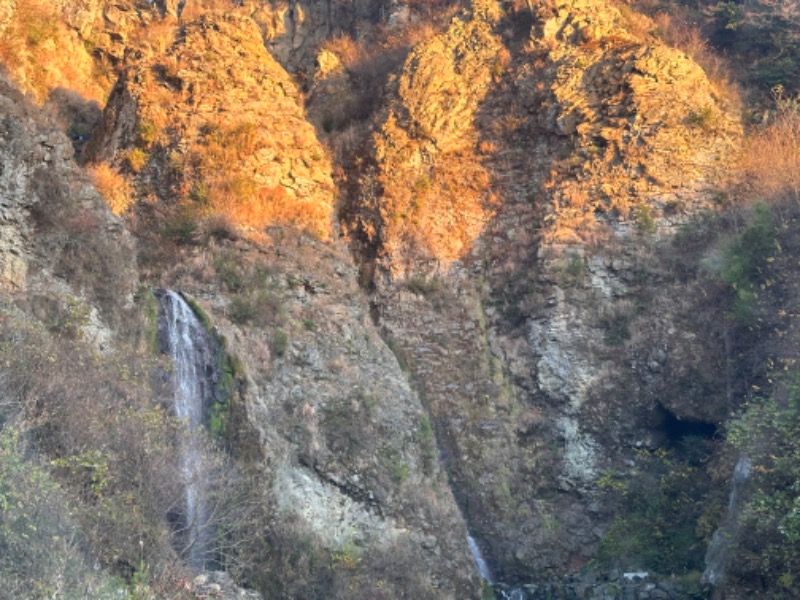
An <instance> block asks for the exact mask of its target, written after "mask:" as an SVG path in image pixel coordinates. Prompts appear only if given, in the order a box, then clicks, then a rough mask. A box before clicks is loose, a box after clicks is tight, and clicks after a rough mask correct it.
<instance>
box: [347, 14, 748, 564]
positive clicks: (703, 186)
mask: <svg viewBox="0 0 800 600" xmlns="http://www.w3.org/2000/svg"><path fill="white" fill-rule="evenodd" d="M494 8H496V7H494V6H493V5H492V4H491V3H483V2H480V3H478V2H476V3H473V4H472V10H471V11H470V12H468V13H465V15H464V16H462V17H461V18H460V19H457V20H455V21H454V22H453V25H452V26H451V27H450V29H449V30H448V31H447V32H446V33H444V34H441V35H439V36H436V37H434V38H433V39H432V40H430V41H429V42H426V43H424V44H421V45H420V46H418V47H417V48H416V49H415V50H414V52H412V53H411V55H410V56H409V58H408V60H407V62H406V65H405V67H404V70H403V72H402V73H401V75H400V76H399V77H398V79H397V83H396V87H394V88H392V89H391V91H390V94H391V102H390V105H389V106H390V108H389V110H388V112H387V114H386V115H385V116H384V117H382V120H381V123H380V128H379V133H378V134H377V135H376V136H375V142H374V146H373V147H374V159H375V165H376V167H375V171H374V172H375V175H374V177H373V178H370V176H369V175H367V176H366V177H365V179H364V181H367V182H369V183H368V185H370V186H372V187H371V189H373V190H375V189H376V190H378V191H377V193H374V194H370V193H362V195H361V196H360V199H359V203H360V204H359V206H360V207H361V209H360V211H354V212H357V213H358V214H359V216H360V217H361V218H362V219H364V221H362V222H361V225H360V228H359V229H358V230H357V231H356V232H355V233H356V235H355V237H356V240H359V242H360V243H362V244H364V245H363V246H362V247H365V248H368V251H367V252H366V255H368V256H375V257H377V258H376V259H375V260H374V263H373V264H374V265H375V266H376V267H377V270H376V271H375V275H374V278H373V282H374V285H375V296H374V302H375V303H376V304H377V306H378V307H379V308H380V321H379V322H380V324H381V325H382V326H383V328H384V330H385V332H386V335H387V336H388V337H389V338H390V339H391V340H393V342H394V343H395V344H396V346H397V347H398V348H399V349H400V350H401V352H402V354H403V355H404V356H405V360H406V361H407V362H408V364H409V366H410V370H411V373H412V374H413V377H414V379H415V381H416V383H417V385H418V386H419V389H420V390H421V391H422V395H423V397H424V398H425V400H426V403H427V405H428V407H429V409H430V411H431V414H432V416H433V418H434V423H435V426H436V430H437V433H438V435H439V440H440V443H441V444H442V453H443V456H444V457H445V460H446V462H447V464H448V468H449V469H450V471H451V481H452V484H453V488H454V491H455V495H456V498H457V499H458V501H459V503H460V505H461V507H462V510H463V511H464V513H465V515H466V517H467V521H468V524H469V527H470V528H471V530H472V532H473V534H474V535H475V536H476V537H477V538H478V539H480V540H482V541H483V542H484V543H485V544H484V546H485V548H486V549H487V550H488V555H489V560H490V562H491V563H492V567H493V569H495V572H496V573H497V574H498V575H499V576H500V577H501V578H502V577H506V578H510V579H512V580H513V579H524V578H525V577H526V576H530V575H529V574H530V573H537V574H538V575H539V576H541V575H543V574H545V573H557V572H563V571H564V570H566V569H569V568H580V567H581V566H582V565H584V564H585V563H586V562H587V561H588V560H589V558H590V557H591V556H592V554H593V552H594V551H595V549H596V547H597V544H598V542H599V540H600V538H601V537H602V536H603V534H604V531H605V524H607V523H608V518H609V516H610V515H612V514H613V507H611V506H605V505H604V504H603V499H602V498H603V495H602V494H601V493H600V492H599V490H598V488H597V487H595V484H594V482H595V481H596V480H597V478H598V477H599V476H600V474H601V473H602V472H603V471H604V470H605V469H609V468H617V467H619V466H620V465H623V464H624V463H625V461H626V460H630V459H631V455H630V451H629V448H630V447H632V446H634V445H635V443H636V442H637V440H636V437H635V436H636V435H637V434H635V433H634V431H638V432H639V433H638V435H640V439H639V443H641V438H644V439H648V437H649V436H650V435H651V434H652V435H653V436H655V437H658V436H657V434H656V433H655V430H651V429H649V427H651V425H648V423H650V424H652V423H656V422H658V419H659V417H658V416H657V413H658V411H659V410H661V409H660V408H658V407H659V406H662V407H663V406H667V407H669V410H670V411H674V414H676V415H678V417H679V418H681V417H683V418H689V419H699V420H707V419H711V420H712V421H713V419H712V417H711V414H713V413H714V412H715V411H716V414H720V412H719V410H718V409H719V408H720V405H719V404H716V405H715V406H716V408H715V409H711V408H709V410H707V411H705V412H698V411H697V409H696V406H695V404H694V401H690V400H688V397H686V398H683V399H679V398H678V396H676V395H673V394H672V393H670V392H669V391H668V387H669V386H668V385H666V380H665V379H662V378H663V377H666V376H667V373H668V371H669V370H668V369H665V368H664V366H665V364H666V356H667V354H668V353H669V352H671V351H673V350H675V351H680V352H682V353H683V354H684V355H687V356H688V355H695V356H701V355H703V352H704V351H705V350H704V348H703V344H702V343H699V340H697V339H693V338H692V336H687V335H686V334H685V333H680V334H676V333H675V332H674V331H673V332H667V331H666V330H663V331H661V333H656V332H654V331H652V330H649V332H648V333H644V331H642V332H641V337H639V335H638V334H632V333H631V331H632V330H631V329H630V328H629V327H630V326H631V324H632V323H646V322H652V319H653V318H654V317H653V315H655V314H658V312H657V311H666V312H662V313H661V315H662V316H664V315H665V314H673V315H674V314H677V313H676V312H675V311H678V310H680V309H679V308H678V307H677V306H676V305H675V304H674V303H673V304H671V303H670V302H669V301H668V300H666V299H665V301H664V302H660V301H656V302H655V304H653V305H652V306H648V307H646V308H644V309H643V310H644V314H645V315H650V317H647V316H643V317H642V319H641V320H640V321H637V320H636V315H635V314H634V310H633V306H634V304H635V303H636V302H638V296H637V294H636V290H637V289H639V288H638V284H637V282H636V276H635V273H636V271H637V269H638V268H640V265H643V264H644V262H645V261H646V258H645V257H646V256H647V252H646V251H644V249H645V248H647V247H648V246H649V245H651V243H653V242H654V240H656V239H657V236H658V235H659V232H661V233H660V235H666V234H667V232H668V231H671V230H672V228H673V227H674V225H675V224H676V223H680V222H681V221H682V220H684V219H685V218H686V215H688V214H691V213H693V212H695V211H698V210H702V209H703V208H704V207H707V206H708V202H709V198H710V194H711V192H712V190H713V189H715V186H716V185H718V184H719V182H720V176H721V175H723V174H724V168H720V165H726V164H730V162H731V161H732V160H733V159H734V158H735V153H736V147H737V140H738V138H739V136H740V135H741V126H740V125H739V123H738V121H737V119H736V117H735V116H733V115H734V113H733V112H732V109H731V107H730V106H729V104H727V101H726V100H725V98H724V97H723V96H721V95H720V93H718V92H717V91H716V90H715V88H714V86H713V85H712V84H710V83H709V82H708V80H707V79H706V77H705V75H704V74H703V72H702V71H701V69H700V68H699V67H697V65H695V64H694V63H692V62H691V61H690V60H689V59H688V58H687V57H686V56H685V55H683V54H682V53H680V52H678V51H676V50H674V49H670V48H667V47H665V46H664V45H662V44H661V43H660V42H658V41H656V40H655V39H653V38H650V37H648V36H647V34H646V28H647V22H646V20H645V21H641V22H638V23H637V22H634V21H631V20H628V21H626V19H625V18H624V17H623V16H622V15H621V14H620V13H619V12H617V11H616V9H614V8H612V7H609V6H607V5H605V4H602V3H599V2H598V3H594V2H574V3H568V4H558V3H556V4H544V3H543V4H538V5H537V7H536V10H535V11H532V12H530V13H528V15H529V17H530V21H529V23H531V24H532V25H531V28H530V31H529V33H526V35H525V37H527V38H528V39H527V40H524V39H523V38H521V37H520V36H517V37H516V38H514V39H509V40H507V42H508V44H509V46H508V47H506V46H505V43H506V42H502V41H501V40H500V39H499V37H498V36H497V34H496V33H494V32H493V26H494V25H493V24H494V23H495V21H494V20H493V19H494V16H493V15H495V14H496V13H495V10H494ZM636 27H638V30H637V29H636ZM459 48H469V49H470V50H469V52H466V51H464V50H459ZM509 48H513V49H514V52H513V54H512V52H511V50H509ZM451 87H452V88H456V89H458V90H459V94H458V95H457V96H455V97H453V96H451V95H449V93H448V90H449V89H451ZM677 182H680V183H677ZM362 189H363V188H362ZM648 236H649V237H648ZM648 240H649V241H648ZM653 285H654V286H655V285H657V284H656V283H655V282H654V283H653ZM656 306H657V307H658V308H656ZM649 310H653V311H654V312H652V313H650V312H647V311H649ZM648 318H649V319H650V320H649V321H648ZM657 320H658V322H660V323H668V322H670V317H666V318H665V319H664V320H662V319H661V318H658V319H657ZM635 327H636V326H634V329H633V331H636V330H635ZM650 334H652V335H654V336H655V337H654V338H648V337H647V335H650ZM659 336H660V337H659ZM654 339H657V340H658V342H656V343H655V344H653V340H654ZM645 340H649V341H647V342H645ZM639 344H642V345H641V346H640V345H639ZM644 345H648V350H647V351H646V356H647V358H646V359H641V360H640V359H639V358H636V359H633V358H631V354H628V352H632V349H633V348H634V347H636V348H640V349H641V348H643V346H644ZM678 349H680V350H678ZM623 357H627V358H623ZM626 360H627V361H633V362H632V363H631V362H627V363H626ZM631 364H633V365H634V369H635V370H634V371H633V372H631V370H630V365H631ZM648 364H649V367H648V366H646V365H648ZM623 381H629V382H630V383H629V384H627V385H628V387H625V385H622V384H621V382H623ZM638 386H641V387H638ZM634 389H639V390H649V391H646V392H643V393H637V392H635V391H634ZM659 403H661V404H659ZM709 406H710V405H709ZM722 412H724V410H723V411H722ZM634 424H635V425H634ZM646 443H649V442H646ZM570 566H571V567H570ZM526 574H527V575H526Z"/></svg>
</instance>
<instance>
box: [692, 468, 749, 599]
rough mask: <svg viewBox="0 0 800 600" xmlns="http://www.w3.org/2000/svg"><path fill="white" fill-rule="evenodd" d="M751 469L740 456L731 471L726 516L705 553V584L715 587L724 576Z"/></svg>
mask: <svg viewBox="0 0 800 600" xmlns="http://www.w3.org/2000/svg"><path fill="white" fill-rule="evenodd" d="M751 467H752V463H751V461H750V459H749V458H748V457H747V456H741V457H739V460H738V461H737V462H736V467H735V468H734V469H733V477H732V478H731V494H730V496H729V498H728V514H727V515H726V518H725V522H724V523H723V524H722V526H721V527H720V528H719V529H717V530H716V531H715V532H714V536H713V537H712V538H711V543H710V544H709V545H708V550H707V551H706V558H705V562H706V570H705V571H703V581H704V582H705V583H708V584H711V585H717V584H719V583H721V582H722V580H723V578H724V576H725V569H726V567H727V566H728V559H729V557H730V553H731V550H732V549H733V546H734V544H735V542H736V536H737V534H738V532H739V509H740V508H741V502H742V493H743V492H744V488H745V485H746V484H747V481H748V480H749V479H750V470H751Z"/></svg>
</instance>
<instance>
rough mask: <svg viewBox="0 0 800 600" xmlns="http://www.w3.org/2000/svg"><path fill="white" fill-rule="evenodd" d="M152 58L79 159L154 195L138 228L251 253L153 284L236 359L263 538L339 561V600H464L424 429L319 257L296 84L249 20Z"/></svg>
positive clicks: (190, 30) (311, 144)
mask: <svg viewBox="0 0 800 600" xmlns="http://www.w3.org/2000/svg"><path fill="white" fill-rule="evenodd" d="M154 48H155V46H153V48H151V50H149V51H148V50H144V49H143V50H141V51H140V53H139V55H138V56H136V57H134V58H132V62H131V64H130V65H129V66H128V67H127V69H126V71H125V73H124V75H123V77H122V78H121V79H120V81H119V82H118V84H117V86H116V87H115V89H114V91H113V92H112V94H111V97H110V99H109V102H108V105H107V107H106V110H105V113H104V118H103V123H102V125H101V127H100V129H99V132H98V135H97V136H96V137H95V138H94V139H93V140H92V142H91V143H90V144H89V146H88V147H87V150H86V155H87V156H88V157H89V158H90V159H91V160H106V161H109V162H110V163H111V164H112V165H114V166H115V167H117V168H118V169H119V170H121V171H122V172H126V173H128V174H129V176H130V179H131V180H132V182H133V184H134V186H135V187H137V188H138V190H139V192H140V194H141V193H143V192H144V190H148V191H149V192H150V193H151V194H152V197H151V198H150V199H149V203H148V204H142V205H140V206H139V207H137V208H135V209H133V211H132V214H134V213H135V214H136V215H137V218H142V219H146V218H147V217H148V216H150V213H148V211H150V210H153V211H155V212H156V214H166V215H179V216H180V215H181V214H186V213H187V212H188V213H189V214H191V215H192V216H193V217H194V218H197V219H198V220H202V219H209V221H210V220H212V219H214V218H220V217H221V218H224V219H225V220H226V222H228V223H229V224H230V225H231V226H232V227H233V228H234V229H238V230H239V232H242V231H244V232H245V234H246V235H248V236H249V237H250V238H251V239H252V240H253V241H244V240H243V239H238V240H237V239H236V238H237V237H238V234H236V233H234V234H231V233H230V232H228V233H226V234H225V235H224V236H222V239H215V236H214V235H213V234H212V236H211V238H210V239H211V245H210V246H209V253H202V254H196V253H192V252H191V251H181V250H180V248H177V249H176V252H178V255H177V257H176V256H171V257H169V262H170V263H171V264H170V265H169V267H167V268H166V269H164V270H163V271H162V272H161V273H160V274H159V275H158V277H159V283H160V284H161V285H164V286H168V287H170V288H172V289H179V290H182V291H183V292H186V293H189V294H190V295H191V296H192V297H194V298H195V299H196V301H197V303H198V305H199V306H201V307H202V308H203V310H204V312H205V313H206V314H207V315H208V317H209V318H210V319H211V321H212V322H213V323H214V324H215V326H216V328H217V330H218V331H219V332H220V334H221V335H223V336H224V338H225V339H226V340H227V348H228V352H229V353H230V354H231V355H233V356H235V357H236V358H237V362H238V364H239V365H240V375H241V381H240V385H239V388H238V389H239V392H238V396H237V397H238V404H237V406H238V408H237V410H238V411H239V412H238V413H236V414H237V415H238V416H237V417H236V418H237V419H239V421H237V422H239V423H240V429H239V430H237V431H238V433H232V434H231V435H232V436H233V437H236V436H240V437H241V440H240V444H241V446H240V451H241V452H242V453H245V452H247V453H255V454H258V455H263V456H264V457H265V462H264V464H263V465H259V468H260V469H262V470H261V471H260V473H261V475H260V477H261V478H262V484H263V485H264V492H263V496H264V501H265V502H266V503H267V505H268V506H269V507H270V510H272V511H274V513H273V514H274V516H273V517H272V519H273V520H274V522H276V523H277V525H276V526H275V531H274V532H273V534H272V535H275V536H278V537H280V536H283V537H280V539H281V540H282V542H281V543H284V544H287V545H292V544H297V543H300V540H301V539H311V540H313V544H314V546H315V547H317V548H319V549H320V551H324V552H327V553H328V554H329V555H330V556H332V557H333V560H334V561H341V563H342V565H344V566H343V567H342V569H341V573H340V574H339V575H337V579H336V581H334V583H333V584H332V585H333V586H334V588H336V589H337V590H338V589H339V588H338V587H337V586H340V587H341V586H349V588H350V589H359V590H362V591H363V593H364V594H365V595H366V594H367V592H366V591H365V590H367V589H369V588H370V587H371V586H372V585H373V584H374V580H375V577H376V573H378V574H380V573H383V572H386V575H385V576H384V577H383V578H382V579H381V578H380V577H379V579H381V581H383V583H382V584H381V585H382V586H383V588H384V592H382V593H385V594H387V597H397V596H399V595H401V594H403V593H411V592H412V591H413V593H414V594H415V597H421V598H422V597H431V598H432V597H438V598H467V597H473V596H475V595H476V593H477V591H476V590H478V588H479V586H478V580H477V577H476V576H475V575H474V574H473V573H472V567H471V564H470V562H469V554H468V552H467V546H466V536H467V533H466V529H465V527H464V525H463V520H462V517H461V515H460V513H459V511H458V508H457V505H456V504H455V502H454V500H453V498H452V495H451V491H450V489H449V487H448V486H447V484H446V476H445V474H444V472H443V471H442V470H441V468H440V465H439V463H438V461H437V459H436V444H435V439H434V433H433V431H432V428H431V425H430V420H429V418H428V417H427V415H426V413H425V411H424V409H423V407H422V405H421V403H420V401H419V398H418V396H417V395H416V394H415V393H414V392H413V391H412V389H411V387H410V385H409V382H408V381H407V378H406V376H405V374H404V373H403V372H402V370H401V369H400V367H399V365H398V363H397V360H396V358H395V356H394V355H393V354H392V352H391V351H390V350H389V349H388V348H387V347H386V345H385V343H384V342H383V340H382V339H381V338H380V336H379V335H378V333H377V330H376V329H375V328H374V325H373V324H372V321H371V319H370V316H369V308H368V305H367V302H366V299H365V298H364V297H362V295H361V292H360V290H359V288H358V286H357V283H356V276H355V268H354V267H353V266H352V264H351V261H350V259H349V257H348V256H347V254H346V252H345V250H344V248H342V247H339V246H338V245H336V244H335V243H334V242H332V241H330V234H331V228H332V227H331V226H332V221H333V184H332V180H331V175H330V172H331V167H330V164H329V162H328V158H327V155H326V151H325V150H324V149H323V148H322V146H321V145H320V144H319V142H318V141H317V139H316V137H315V134H314V131H313V129H312V127H311V125H310V124H309V123H308V122H307V121H306V119H305V115H304V112H303V108H302V103H301V98H300V95H299V92H298V90H297V88H296V86H295V84H294V83H293V82H292V80H291V79H290V78H289V77H288V75H287V74H286V72H285V71H284V70H283V68H282V67H281V66H280V65H279V64H278V63H277V62H276V61H275V60H274V59H273V58H272V57H271V56H270V55H269V54H268V53H267V52H266V50H265V48H264V45H263V42H262V38H261V35H260V32H259V30H258V28H257V26H256V24H255V23H254V22H253V21H252V20H251V19H249V18H247V17H242V16H238V15H221V14H207V15H204V16H201V17H199V18H198V19H197V20H195V21H191V22H187V23H184V24H182V25H180V27H179V28H178V29H175V30H168V31H167V33H166V35H165V43H164V44H163V54H158V53H156V52H155V51H154ZM220 73H225V74H226V76H225V78H224V79H223V78H220V77H219V74H220ZM181 211H184V212H181ZM142 215H143V216H142ZM168 218H169V217H168ZM141 222H145V223H152V224H153V225H154V228H153V229H152V230H149V231H148V230H141V229H140V230H139V231H140V233H141V234H142V235H144V236H152V235H154V234H155V233H157V227H158V226H159V222H158V221H156V220H151V221H145V220H143V221H141ZM302 232H304V233H302ZM226 236H228V237H233V238H234V239H233V240H230V239H225V238H226ZM217 237H218V236H217ZM180 241H182V243H188V244H189V246H191V244H192V243H194V242H196V241H197V240H195V239H188V238H187V239H182V240H180ZM162 268H163V267H162ZM248 440H249V441H248ZM253 440H256V441H253ZM254 448H256V449H254ZM277 532H279V533H277ZM264 560H267V561H268V562H269V561H271V566H265V567H264V569H263V572H266V573H274V580H275V581H282V584H281V585H283V586H284V587H283V588H282V589H283V590H284V593H286V594H289V595H290V596H294V597H298V596H304V595H306V594H308V593H311V592H309V591H308V588H307V587H306V588H304V587H303V585H306V586H308V585H312V584H313V585H317V583H314V582H315V581H318V580H319V578H321V577H322V576H323V573H324V572H322V573H321V572H319V571H314V572H313V573H311V574H310V575H309V580H311V581H310V582H309V581H306V582H303V581H300V580H298V581H290V580H288V579H286V578H283V576H281V575H280V574H279V571H280V560H281V558H280V557H274V558H272V559H269V558H265V559H264ZM390 565H392V566H391V567H390ZM263 572H262V573H261V574H259V573H258V572H256V573H254V574H253V575H252V576H253V577H254V578H256V579H257V578H258V577H262V578H265V575H264V574H263ZM263 585H264V586H267V585H275V584H274V582H273V583H263ZM342 589H344V587H342ZM431 590H436V591H435V592H433V591H431ZM340 591H341V590H340ZM332 593H339V592H338V591H337V592H332Z"/></svg>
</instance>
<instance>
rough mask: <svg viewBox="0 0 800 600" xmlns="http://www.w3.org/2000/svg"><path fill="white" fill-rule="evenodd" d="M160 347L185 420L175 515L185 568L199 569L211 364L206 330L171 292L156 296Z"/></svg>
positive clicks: (204, 540)
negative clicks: (179, 507) (180, 494)
mask: <svg viewBox="0 0 800 600" xmlns="http://www.w3.org/2000/svg"><path fill="white" fill-rule="evenodd" d="M160 303H161V324H162V325H163V329H162V345H163V346H164V348H163V351H164V352H165V353H166V354H167V355H168V356H169V357H170V358H171V359H172V362H173V372H172V379H173V393H174V395H173V397H174V410H175V415H176V416H177V417H178V419H180V420H181V421H183V422H184V423H185V426H186V435H185V437H184V438H183V439H182V440H181V444H180V447H181V457H180V470H181V476H182V478H183V485H184V490H185V498H184V503H185V506H184V507H183V508H184V511H183V513H182V515H181V517H182V518H181V528H182V529H181V531H180V532H179V533H180V534H181V535H180V538H181V544H182V548H181V550H182V553H183V554H184V556H185V557H186V559H187V561H188V563H189V566H190V567H192V568H193V569H196V570H202V569H203V568H204V567H205V566H206V562H207V560H208V555H209V553H210V552H211V547H212V531H211V528H210V527H209V508H208V506H207V503H206V490H207V489H208V482H207V478H206V473H205V472H204V470H203V453H202V447H203V444H202V439H203V426H202V423H203V412H204V408H205V407H206V406H209V403H210V401H211V400H212V399H211V394H212V391H213V388H212V385H211V382H210V377H209V375H210V368H211V365H213V364H214V363H213V362H212V360H213V353H212V352H211V345H210V342H209V337H208V332H207V331H206V330H205V327H203V324H202V323H201V322H200V321H199V320H198V318H197V316H196V315H195V314H194V312H193V311H192V309H191V308H190V307H189V305H188V304H186V302H185V301H184V300H183V298H181V297H180V295H178V294H176V293H175V292H172V291H166V292H164V295H163V296H162V297H161V300H160Z"/></svg>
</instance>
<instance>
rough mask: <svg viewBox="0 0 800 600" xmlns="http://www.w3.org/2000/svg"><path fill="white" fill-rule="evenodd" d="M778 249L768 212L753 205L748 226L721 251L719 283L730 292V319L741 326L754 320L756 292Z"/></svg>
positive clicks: (759, 205)
mask: <svg viewBox="0 0 800 600" xmlns="http://www.w3.org/2000/svg"><path fill="white" fill-rule="evenodd" d="M778 249H779V246H778V241H777V237H776V233H775V224H774V217H773V214H772V210H771V209H770V208H769V207H768V206H767V205H766V204H763V203H759V204H756V205H755V206H754V208H753V216H752V223H751V224H750V225H748V226H747V227H746V228H745V229H744V230H743V231H742V232H741V233H740V234H739V235H738V236H736V237H735V238H734V239H733V240H731V241H730V242H729V243H728V245H727V246H726V247H725V248H724V249H723V253H722V265H721V271H720V277H721V278H722V281H723V282H724V283H725V284H727V285H729V286H730V288H731V289H732V290H733V292H734V304H733V308H732V311H731V315H732V316H733V318H734V319H735V320H736V321H738V322H739V323H741V324H743V325H748V324H750V323H752V322H753V320H754V319H755V309H756V304H757V302H758V288H759V285H760V284H761V283H762V282H763V280H764V277H765V274H766V268H767V266H768V264H769V260H770V259H771V258H772V257H773V255H774V254H775V253H776V252H777V251H778Z"/></svg>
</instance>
